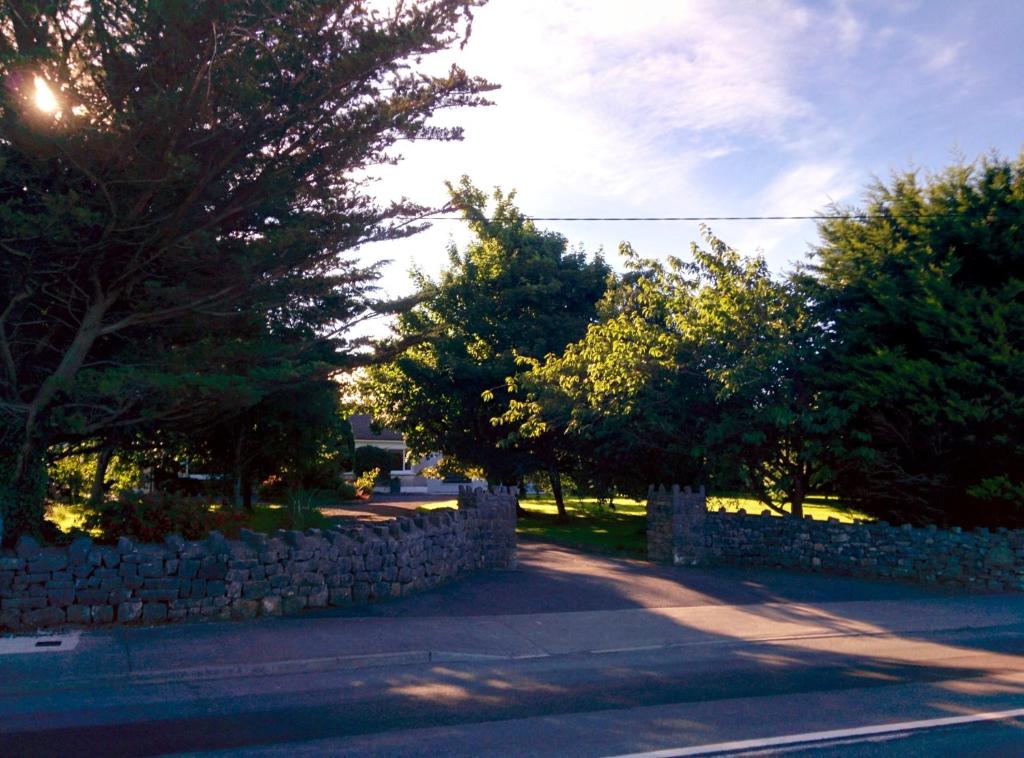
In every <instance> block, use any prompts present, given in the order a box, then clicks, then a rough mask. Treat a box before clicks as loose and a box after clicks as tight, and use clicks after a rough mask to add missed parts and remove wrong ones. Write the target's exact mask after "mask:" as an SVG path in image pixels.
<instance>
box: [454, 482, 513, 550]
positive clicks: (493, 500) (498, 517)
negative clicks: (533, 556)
mask: <svg viewBox="0 0 1024 758" xmlns="http://www.w3.org/2000/svg"><path fill="white" fill-rule="evenodd" d="M518 500H519V492H518V490H517V489H516V488H515V487H498V488H497V489H494V490H485V489H483V488H482V487H477V488H476V489H473V488H472V487H468V486H462V487H459V510H460V511H471V512H472V513H473V515H474V516H475V517H476V519H477V530H476V541H477V549H478V550H479V551H480V566H481V567H482V568H497V569H514V568H515V567H516V562H517V550H516V503H517V502H518Z"/></svg>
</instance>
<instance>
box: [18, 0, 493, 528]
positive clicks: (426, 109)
mask: <svg viewBox="0 0 1024 758" xmlns="http://www.w3.org/2000/svg"><path fill="white" fill-rule="evenodd" d="M479 4H481V3H480V2H478V1H477V0H423V2H417V3H404V4H399V5H398V6H396V9H395V10H394V11H391V12H389V13H381V12H378V11H375V10H371V9H370V7H369V4H366V3H363V2H359V1H355V2H338V1H337V0H271V1H270V2H264V1H263V0H224V1H223V2H207V1H206V0H160V1H159V2H158V1H157V0H138V1H137V2H130V3H124V2H116V1H115V0H89V1H88V2H79V1H78V0H55V2H47V3H38V2H32V1H31V0H10V2H6V3H4V4H3V5H2V6H0V80H2V81H3V85H4V86H3V87H2V88H0V228H2V229H3V233H2V235H0V236H2V241H0V509H2V510H0V518H3V519H4V520H5V521H6V527H7V528H6V537H5V538H6V539H8V540H9V539H11V538H13V537H14V536H16V535H17V534H18V533H22V532H29V531H33V530H35V529H36V528H37V527H38V524H39V522H40V519H41V508H42V494H43V486H44V480H45V479H44V462H45V454H46V450H47V448H48V447H49V446H50V445H51V444H53V443H54V442H57V441H59V440H61V439H65V438H68V437H75V436H79V437H80V436H103V435H104V434H105V433H106V432H107V431H109V430H110V429H112V428H124V427H128V426H130V425H132V424H136V423H150V422H152V421H153V420H154V419H155V418H183V417H184V416H185V415H187V414H189V413H194V412H197V410H199V411H201V410H202V408H203V406H204V405H209V404H211V398H217V400H215V401H213V402H212V404H220V403H222V402H228V401H229V400H227V399H225V398H228V399H230V402H236V403H237V404H238V406H239V407H244V406H245V405H248V404H252V403H254V402H256V401H258V400H259V399H260V397H261V396H263V395H264V394H265V393H266V391H267V389H266V387H265V386H264V384H263V380H264V379H266V378H269V379H271V380H272V381H271V384H272V385H273V386H280V385H281V383H282V382H284V383H285V384H287V382H288V381H291V380H292V379H294V378H297V377H296V376H292V377H289V376H287V375H288V374H295V375H299V374H306V373H308V372H307V369H308V366H309V363H308V360H309V359H308V355H307V347H308V345H307V344H304V343H306V341H307V340H308V339H312V340H314V341H324V340H332V339H335V338H337V337H338V329H339V327H343V326H344V325H345V324H346V323H348V322H351V321H353V320H355V319H357V318H359V317H360V316H361V315H362V314H364V313H365V311H366V309H367V307H368V299H367V286H368V284H369V283H370V282H371V281H372V279H373V272H372V271H368V270H365V269H362V268H360V267H359V266H358V265H357V264H356V262H355V261H354V260H352V259H351V258H350V257H348V256H347V254H346V253H347V251H350V250H351V249H352V248H353V247H355V246H357V245H359V244H361V243H365V242H368V241H372V240H377V239H386V238H391V237H395V236H399V235H402V234H406V233H409V232H410V231H412V228H411V227H408V226H407V225H403V224H404V222H403V221H400V220H399V218H400V217H407V216H411V215H413V216H414V215H415V214H416V213H417V212H419V211H420V210H422V209H419V208H417V207H416V206H414V205H412V204H410V203H407V202H403V203H399V204H396V205H392V206H390V207H385V208H382V207H379V206H378V205H377V204H376V203H375V202H374V200H373V198H372V196H371V195H370V194H369V193H368V190H367V187H366V185H365V181H366V180H365V176H366V174H365V169H366V168H368V167H372V166H374V165H378V164H382V163H387V162H390V161H392V160H394V158H395V157H396V156H395V155H394V154H393V153H391V152H390V148H392V147H393V146H394V145H395V143H396V142H398V141H399V140H406V139H410V140H411V139H424V138H433V139H452V138H457V137H458V136H459V131H458V129H454V128H452V129H442V128H437V127H433V126H431V125H430V124H429V118H430V116H431V115H432V114H433V113H434V112H435V111H437V110H438V109H441V108H447V107H451V106H463V105H474V104H478V103H480V102H482V100H481V98H480V93H481V92H482V91H484V90H486V89H487V88H488V86H489V85H487V84H486V83H484V82H482V81H480V80H478V79H474V78H471V77H469V76H467V75H466V74H465V73H464V72H462V71H461V70H460V69H458V68H453V69H452V70H451V71H450V72H449V73H448V74H446V75H443V76H440V77H431V76H426V75H423V74H420V73H418V71H417V70H416V66H415V64H416V63H417V62H418V61H419V60H420V57H421V56H422V55H425V54H429V53H432V52H435V51H439V50H442V49H445V48H447V47H449V46H451V45H452V44H454V43H456V42H457V41H458V40H459V39H460V37H462V36H463V35H464V34H466V33H467V30H468V23H469V20H470V18H471V10H472V7H473V6H474V5H479ZM278 337H281V339H278ZM336 347H337V350H335V351H333V352H334V353H337V352H338V351H340V352H341V353H342V354H344V353H346V352H351V346H350V345H348V344H346V343H344V342H343V341H339V342H338V344H337V345H336ZM328 352H331V351H328ZM336 358H337V355H335V356H334V357H332V358H331V361H332V362H335V359H336ZM301 364H305V367H301ZM275 373H283V374H284V375H285V376H283V377H281V376H277V377H275V376H274V374H275Z"/></svg>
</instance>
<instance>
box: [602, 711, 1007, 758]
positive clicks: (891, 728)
mask: <svg viewBox="0 0 1024 758" xmlns="http://www.w3.org/2000/svg"><path fill="white" fill-rule="evenodd" d="M1020 717H1024V708H1015V709H1013V710H1010V711H989V712H986V713H973V714H971V715H969V716H947V717H944V718H937V719H925V720H922V721H903V722H900V723H897V724H875V725H873V726H858V727H853V728H850V729H833V730H830V731H825V732H804V733H803V734H784V735H780V736H778V737H764V738H761V739H756V740H737V741H735V742H718V743H714V744H711V745H696V746H694V747H680V748H668V749H667V750H651V751H648V752H645V753H627V754H623V755H617V756H613V757H611V756H610V757H609V758H680V757H681V756H688V755H714V754H715V753H731V752H737V751H750V750H759V749H763V748H771V747H784V746H786V745H799V744H807V743H812V742H827V741H833V740H843V739H848V738H850V737H874V736H878V735H884V734H892V733H895V732H910V731H916V730H920V729H935V728H938V727H943V726H958V725H960V724H972V723H975V722H979V721H1002V720H1004V719H1013V718H1020Z"/></svg>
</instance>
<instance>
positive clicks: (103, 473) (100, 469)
mask: <svg viewBox="0 0 1024 758" xmlns="http://www.w3.org/2000/svg"><path fill="white" fill-rule="evenodd" d="M113 457H114V448H113V446H112V445H108V446H106V447H104V448H103V449H102V450H100V455H99V458H97V459H96V473H95V474H93V477H92V488H91V489H90V490H89V505H91V506H97V505H100V504H101V503H102V502H103V495H104V493H105V492H106V487H105V484H106V481H107V468H108V467H109V466H110V460H111V459H112V458H113Z"/></svg>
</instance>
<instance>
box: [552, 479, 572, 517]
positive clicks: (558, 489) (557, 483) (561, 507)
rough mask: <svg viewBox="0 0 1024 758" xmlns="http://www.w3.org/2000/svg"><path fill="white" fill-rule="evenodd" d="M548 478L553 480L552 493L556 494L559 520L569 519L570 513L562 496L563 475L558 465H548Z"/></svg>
mask: <svg viewBox="0 0 1024 758" xmlns="http://www.w3.org/2000/svg"><path fill="white" fill-rule="evenodd" d="M548 479H549V480H550V481H551V494H553V495H554V496H555V506H556V507H557V508H558V520H559V521H568V520H569V513H568V512H567V511H566V510H565V500H564V498H563V497H562V477H561V476H559V474H558V468H557V467H555V466H549V467H548Z"/></svg>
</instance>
